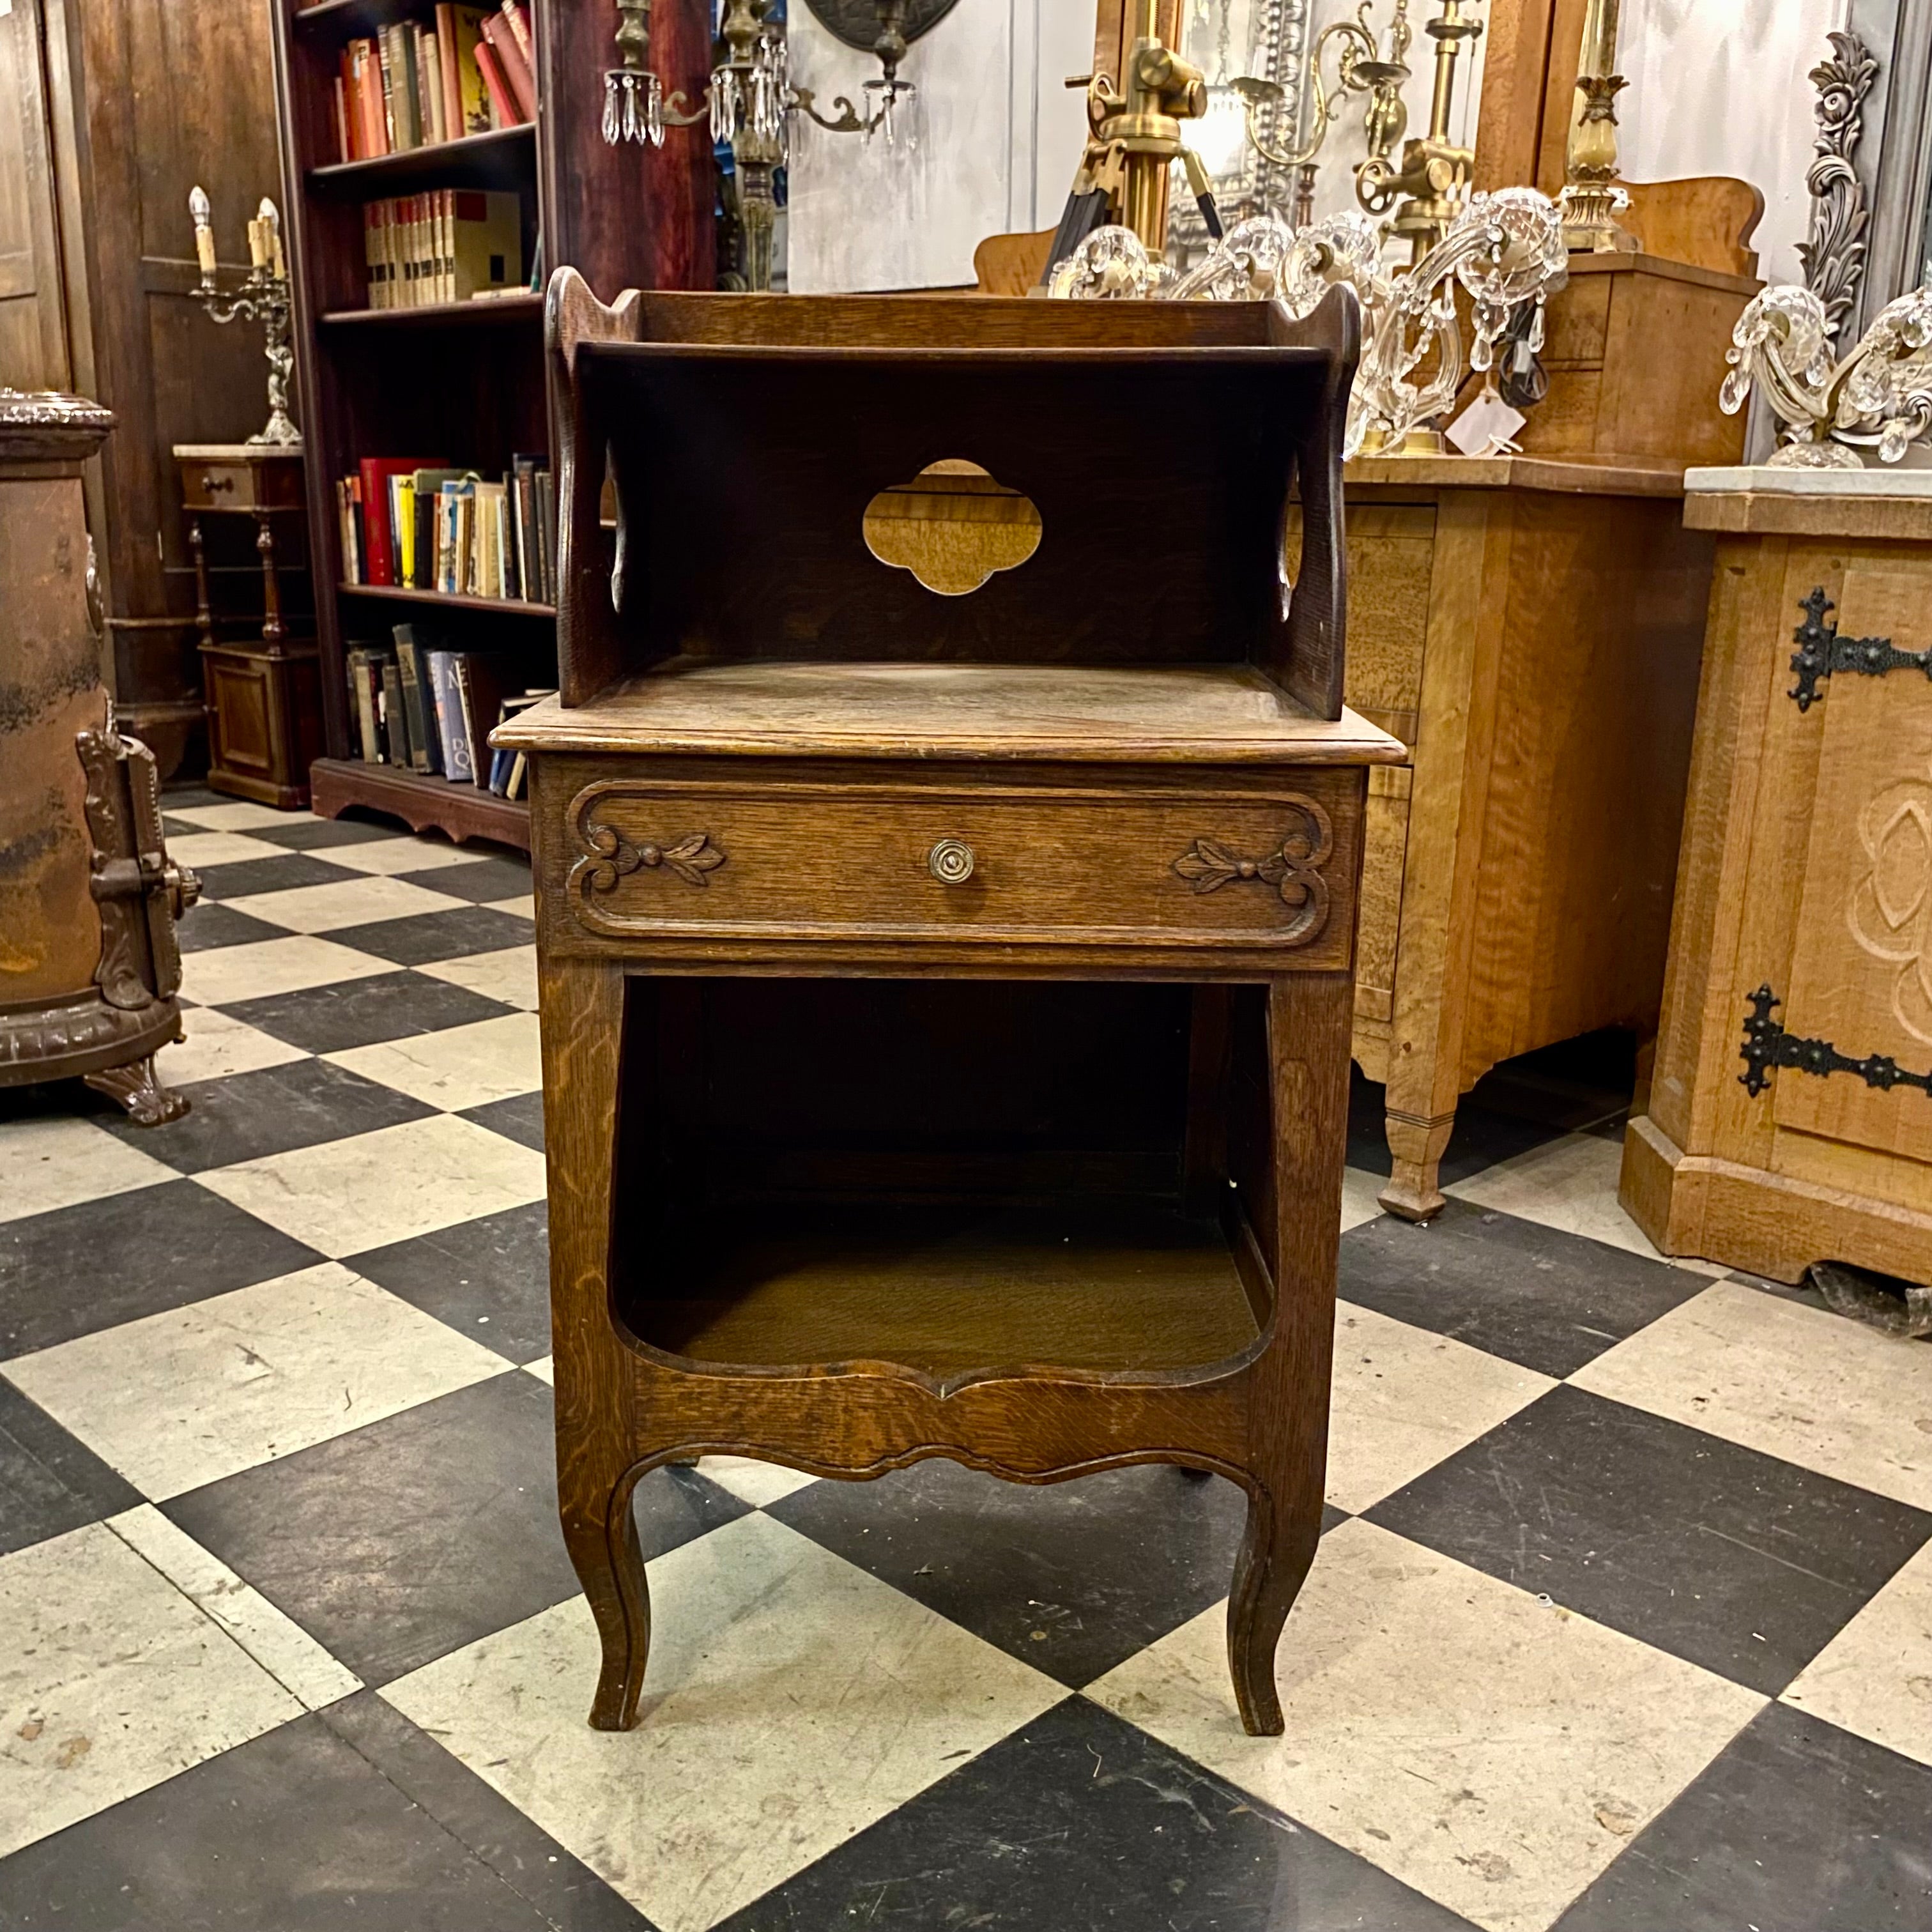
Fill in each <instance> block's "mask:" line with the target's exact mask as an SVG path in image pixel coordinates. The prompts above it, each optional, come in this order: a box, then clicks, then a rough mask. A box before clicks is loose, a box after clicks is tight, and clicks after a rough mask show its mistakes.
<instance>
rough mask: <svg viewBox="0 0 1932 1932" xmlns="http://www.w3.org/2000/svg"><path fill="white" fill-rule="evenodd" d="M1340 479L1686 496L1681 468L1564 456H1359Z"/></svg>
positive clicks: (1366, 484) (1359, 483)
mask: <svg viewBox="0 0 1932 1932" xmlns="http://www.w3.org/2000/svg"><path fill="white" fill-rule="evenodd" d="M1343 477H1344V478H1345V479H1346V481H1348V482H1349V484H1352V485H1355V486H1357V487H1370V486H1371V485H1373V486H1376V487H1380V486H1382V485H1383V484H1415V485H1417V486H1418V487H1421V488H1424V489H1432V490H1441V489H1458V490H1554V491H1557V492H1559V493H1562V494H1565V495H1569V496H1682V495H1683V493H1684V466H1683V464H1682V463H1648V462H1639V461H1634V460H1633V461H1630V462H1625V463H1585V462H1581V461H1576V462H1573V461H1571V460H1569V459H1568V458H1564V457H1560V456H1454V455H1451V456H1358V457H1354V458H1351V459H1350V460H1349V464H1348V466H1347V468H1346V469H1344V470H1343Z"/></svg>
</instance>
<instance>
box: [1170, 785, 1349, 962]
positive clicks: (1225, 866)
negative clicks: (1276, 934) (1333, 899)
mask: <svg viewBox="0 0 1932 1932" xmlns="http://www.w3.org/2000/svg"><path fill="white" fill-rule="evenodd" d="M1295 809H1296V811H1298V812H1299V814H1301V818H1302V820H1303V823H1302V826H1301V829H1298V830H1296V831H1293V832H1289V833H1288V834H1287V835H1286V837H1285V838H1283V840H1282V841H1281V843H1280V844H1279V845H1277V847H1275V849H1274V850H1273V851H1272V852H1270V853H1267V854H1266V855H1265V856H1263V857H1262V858H1259V859H1245V858H1243V857H1241V856H1240V855H1239V854H1238V853H1234V852H1231V851H1230V850H1229V849H1228V848H1227V847H1226V846H1225V845H1223V844H1219V843H1217V841H1215V840H1214V839H1211V838H1197V839H1196V840H1195V841H1194V843H1193V844H1192V845H1191V846H1190V847H1189V848H1188V849H1187V850H1186V851H1185V852H1184V853H1182V854H1181V856H1180V857H1179V858H1178V859H1175V862H1174V870H1175V872H1176V874H1178V876H1179V877H1181V878H1184V879H1185V880H1187V882H1188V883H1189V884H1190V885H1191V886H1193V888H1194V889H1195V891H1196V892H1197V893H1205V892H1219V891H1220V889H1221V888H1222V887H1223V886H1229V885H1235V884H1238V883H1248V882H1250V881H1253V882H1256V883H1260V884H1262V885H1268V886H1274V889H1276V891H1277V892H1278V893H1279V894H1280V896H1281V902H1282V904H1283V905H1285V906H1289V907H1295V908H1297V909H1298V916H1297V917H1296V918H1295V919H1292V920H1291V921H1290V922H1289V926H1288V929H1287V931H1286V932H1284V933H1283V935H1282V937H1283V938H1285V939H1288V940H1291V941H1301V940H1304V939H1312V938H1313V937H1314V936H1315V935H1316V933H1318V932H1320V931H1321V930H1322V926H1324V924H1325V923H1326V922H1327V920H1328V880H1326V879H1325V878H1324V877H1322V867H1323V866H1324V865H1326V864H1327V863H1328V859H1329V858H1330V856H1331V854H1332V853H1334V849H1335V838H1334V831H1333V829H1332V828H1331V826H1330V824H1329V822H1328V814H1327V813H1326V812H1325V811H1323V810H1322V808H1321V807H1320V806H1319V805H1317V804H1316V802H1315V801H1314V800H1313V799H1304V800H1302V801H1301V802H1300V803H1299V804H1298V805H1297V806H1296V807H1295Z"/></svg>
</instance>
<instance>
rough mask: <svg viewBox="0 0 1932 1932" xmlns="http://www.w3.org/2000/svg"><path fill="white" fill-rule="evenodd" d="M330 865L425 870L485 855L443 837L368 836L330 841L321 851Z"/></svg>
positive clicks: (370, 869) (469, 861)
mask: <svg viewBox="0 0 1932 1932" xmlns="http://www.w3.org/2000/svg"><path fill="white" fill-rule="evenodd" d="M324 856H326V858H327V859H328V860H329V863H330V864H331V865H343V866H347V867H348V868H350V869H351V870H352V871H358V872H371V873H374V872H386V873H395V872H428V871H437V870H439V869H440V868H442V867H443V866H446V865H475V862H477V860H478V859H480V858H481V857H482V856H484V855H483V854H482V853H480V852H466V851H465V850H463V847H461V846H460V845H452V844H450V842H449V840H448V839H446V838H370V839H366V840H365V841H363V842H362V843H361V844H356V845H332V846H331V847H329V850H328V851H327V853H326V854H325V855H324Z"/></svg>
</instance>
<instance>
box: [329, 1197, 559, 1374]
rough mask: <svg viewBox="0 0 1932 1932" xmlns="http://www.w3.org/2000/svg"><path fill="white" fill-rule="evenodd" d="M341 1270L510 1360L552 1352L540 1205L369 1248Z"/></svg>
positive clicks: (545, 1215) (546, 1244) (545, 1224)
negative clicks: (346, 1269)
mask: <svg viewBox="0 0 1932 1932" xmlns="http://www.w3.org/2000/svg"><path fill="white" fill-rule="evenodd" d="M344 1265H345V1266H347V1267H349V1268H353V1269H354V1270H355V1271H356V1273H357V1274H362V1275H367V1276H368V1278H369V1279H370V1280H371V1281H374V1282H378V1283H380V1284H381V1285H382V1286H383V1287H384V1288H386V1289H389V1291H390V1292H391V1293H392V1294H395V1295H401V1297H402V1298H403V1299H404V1301H411V1302H413V1303H414V1304H416V1307H419V1308H420V1309H422V1310H424V1311H425V1313H428V1314H431V1315H434V1316H435V1317H436V1318H437V1320H438V1321H439V1322H448V1323H449V1325H450V1327H451V1328H455V1329H458V1330H460V1331H461V1332H462V1333H463V1334H465V1335H467V1336H468V1337H469V1338H470V1340H472V1341H475V1342H481V1343H482V1344H483V1345H484V1347H485V1348H489V1349H495V1350H496V1352H497V1354H498V1355H502V1356H505V1357H507V1358H508V1359H509V1360H510V1361H513V1362H533V1361H535V1360H536V1359H537V1358H538V1356H540V1355H547V1354H548V1353H549V1352H550V1214H549V1210H548V1208H547V1206H546V1205H545V1204H544V1202H541V1201H532V1202H530V1203H529V1205H527V1206H526V1207H522V1208H505V1210H504V1211H503V1212H502V1214H486V1215H485V1216H484V1217H483V1218H482V1219H481V1220H478V1221H463V1222H460V1223H458V1225H457V1226H455V1227H454V1228H443V1229H438V1230H437V1232H436V1233H434V1234H433V1235H419V1236H417V1238H416V1239H415V1240H414V1241H397V1242H395V1243H393V1244H392V1245H391V1246H389V1247H386V1248H372V1249H371V1250H370V1251H369V1252H368V1253H367V1254H362V1255H356V1256H352V1257H351V1258H350V1259H349V1261H348V1262H346V1263H345V1264H344Z"/></svg>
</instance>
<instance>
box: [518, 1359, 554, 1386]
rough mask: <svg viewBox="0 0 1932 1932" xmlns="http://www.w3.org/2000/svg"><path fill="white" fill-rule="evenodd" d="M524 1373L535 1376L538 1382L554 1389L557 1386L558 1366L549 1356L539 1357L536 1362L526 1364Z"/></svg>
mask: <svg viewBox="0 0 1932 1932" xmlns="http://www.w3.org/2000/svg"><path fill="white" fill-rule="evenodd" d="M523 1373H525V1374H526V1375H529V1376H535V1377H536V1379H537V1380H538V1382H545V1383H547V1384H548V1385H550V1388H556V1363H555V1362H553V1361H552V1360H551V1359H550V1357H549V1356H547V1355H539V1356H538V1358H537V1359H536V1360H535V1361H534V1362H526V1363H525V1364H523Z"/></svg>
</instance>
